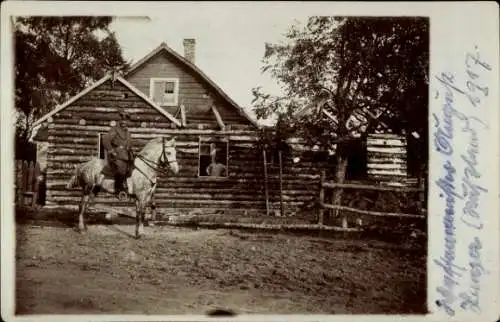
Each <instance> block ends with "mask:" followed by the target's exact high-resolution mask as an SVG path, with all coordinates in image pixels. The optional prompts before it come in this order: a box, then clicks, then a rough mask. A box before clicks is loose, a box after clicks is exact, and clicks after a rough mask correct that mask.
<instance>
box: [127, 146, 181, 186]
mask: <svg viewBox="0 0 500 322" xmlns="http://www.w3.org/2000/svg"><path fill="white" fill-rule="evenodd" d="M161 148H162V149H161V155H160V158H159V159H158V162H156V161H153V160H150V159H147V158H145V157H144V156H142V155H140V154H139V155H137V158H138V159H139V160H141V161H142V162H144V164H145V165H147V166H148V167H150V168H151V169H153V170H154V171H156V172H159V173H160V174H163V175H165V174H168V168H166V167H167V165H170V164H171V163H175V162H177V160H172V161H169V160H168V159H167V153H166V151H165V137H162V138H161ZM134 168H135V169H136V170H137V171H139V172H140V173H141V174H142V175H143V176H145V177H146V178H147V179H148V180H149V181H150V182H151V184H152V185H154V184H155V182H153V180H151V179H150V178H148V176H147V175H146V174H145V173H144V172H143V171H142V170H141V169H139V168H138V167H136V166H135V165H134Z"/></svg>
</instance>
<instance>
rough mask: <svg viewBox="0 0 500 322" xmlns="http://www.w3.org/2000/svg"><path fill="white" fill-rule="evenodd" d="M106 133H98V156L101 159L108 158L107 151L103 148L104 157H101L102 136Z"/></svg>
mask: <svg viewBox="0 0 500 322" xmlns="http://www.w3.org/2000/svg"><path fill="white" fill-rule="evenodd" d="M104 135H106V133H97V158H98V159H101V160H106V159H107V158H106V151H105V150H104V149H103V150H102V153H103V157H102V158H101V148H102V137H103V136H104Z"/></svg>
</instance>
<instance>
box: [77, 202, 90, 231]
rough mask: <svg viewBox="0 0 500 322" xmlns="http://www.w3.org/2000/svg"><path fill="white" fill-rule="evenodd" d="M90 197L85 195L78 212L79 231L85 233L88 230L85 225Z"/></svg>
mask: <svg viewBox="0 0 500 322" xmlns="http://www.w3.org/2000/svg"><path fill="white" fill-rule="evenodd" d="M89 197H90V195H88V194H84V195H83V196H82V200H81V201H80V206H79V207H78V209H79V212H78V230H79V231H80V232H83V231H84V230H87V225H86V224H85V218H84V217H85V210H86V208H87V204H88V202H89Z"/></svg>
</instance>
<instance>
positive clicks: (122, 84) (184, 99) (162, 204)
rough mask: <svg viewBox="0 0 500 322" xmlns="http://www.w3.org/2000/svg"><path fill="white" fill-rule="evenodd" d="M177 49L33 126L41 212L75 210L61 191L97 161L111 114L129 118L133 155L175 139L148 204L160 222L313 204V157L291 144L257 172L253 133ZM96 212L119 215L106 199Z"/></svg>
mask: <svg viewBox="0 0 500 322" xmlns="http://www.w3.org/2000/svg"><path fill="white" fill-rule="evenodd" d="M183 44H184V55H180V54H178V53H177V52H175V51H174V50H172V49H171V48H170V47H168V46H167V44H165V43H162V44H160V45H159V46H158V47H157V48H156V49H154V50H153V51H152V52H150V53H149V54H148V55H146V56H145V57H144V58H142V59H140V60H139V61H138V62H136V63H135V64H134V65H133V66H131V68H130V70H128V71H127V73H126V74H124V75H123V76H114V75H112V74H109V75H106V76H105V77H103V78H102V79H100V80H98V81H96V82H95V83H94V84H92V85H91V86H89V87H87V88H85V89H84V90H83V91H81V92H80V93H79V94H77V95H76V96H74V97H73V98H71V99H69V100H68V101H67V102H65V103H64V104H62V105H60V106H58V107H56V108H54V109H53V110H52V111H51V112H49V113H47V114H46V115H44V116H43V117H41V118H40V119H38V120H37V121H36V122H35V126H34V128H35V131H34V134H35V135H34V138H33V139H34V141H35V142H37V144H38V146H39V148H38V151H39V152H38V157H39V159H38V162H39V163H40V164H41V166H42V168H43V170H44V171H45V173H46V187H47V191H46V201H45V204H46V205H47V206H52V207H58V206H76V205H77V204H78V201H79V194H80V192H79V191H77V190H67V189H66V188H65V184H66V182H67V180H68V179H69V178H70V176H71V175H72V173H73V169H74V168H75V166H76V165H78V164H79V163H81V162H84V161H87V160H88V159H89V158H91V157H95V156H97V157H99V158H105V155H104V151H103V148H102V145H101V137H102V135H103V134H104V133H106V132H107V131H108V130H109V129H110V127H111V126H114V125H115V120H116V119H117V114H118V111H119V110H120V109H124V110H126V111H127V112H128V113H129V115H131V116H132V120H131V121H130V122H129V130H130V133H131V136H132V145H133V149H134V150H135V151H136V152H137V151H138V150H140V149H141V148H142V147H143V146H144V144H145V142H146V141H147V140H149V139H152V138H154V137H156V136H159V135H173V136H175V137H176V141H177V159H178V162H179V166H180V172H179V173H178V174H177V175H171V176H168V177H160V178H159V181H158V186H157V189H156V193H155V195H154V200H155V203H156V206H157V209H158V211H159V212H160V213H161V212H164V213H167V212H168V213H170V212H184V211H193V210H202V211H204V212H207V211H208V212H211V211H221V210H222V211H230V212H234V213H237V211H238V210H246V211H258V212H262V211H264V209H267V210H268V211H269V210H271V211H273V210H274V211H276V210H277V209H280V206H282V205H284V206H285V208H286V209H287V210H291V209H293V210H296V209H297V208H300V207H302V206H304V205H309V204H311V202H314V200H315V199H316V198H317V194H318V185H319V173H320V169H319V167H318V163H316V162H315V156H314V153H311V151H309V149H307V147H305V146H304V145H302V144H300V142H298V141H296V142H291V146H293V149H291V150H290V151H289V153H285V154H283V155H282V167H279V162H278V158H277V157H276V153H274V152H272V151H268V158H267V161H266V162H264V157H263V155H264V153H262V149H260V148H259V144H258V143H259V134H260V133H261V131H262V128H261V127H260V126H259V124H258V123H257V122H256V121H254V120H253V119H252V118H251V117H249V115H248V114H247V113H246V112H245V110H244V109H243V108H241V107H240V106H238V104H236V103H235V102H234V101H233V100H232V99H231V98H230V97H229V96H228V95H227V94H226V93H224V92H223V90H222V89H221V88H220V87H218V86H217V84H215V83H214V82H213V81H212V80H211V79H210V78H209V77H208V76H207V75H206V74H204V73H203V72H202V71H201V70H200V69H199V68H198V67H197V66H196V63H195V45H196V43H195V40H194V39H185V40H184V42H183ZM212 154H215V155H216V159H218V161H220V162H222V163H223V164H224V165H225V166H226V169H227V171H226V172H225V173H223V174H222V175H220V176H217V177H213V176H208V175H207V172H206V168H207V166H208V164H209V162H210V155H212ZM297 160H300V162H297ZM280 169H281V170H280ZM280 178H281V180H280ZM266 191H267V193H266ZM96 203H97V204H103V205H106V206H113V207H127V206H128V205H127V204H126V203H123V202H120V201H119V200H118V199H116V198H115V197H114V196H111V195H108V194H99V195H98V197H97V198H96Z"/></svg>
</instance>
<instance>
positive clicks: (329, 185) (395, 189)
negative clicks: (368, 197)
mask: <svg viewBox="0 0 500 322" xmlns="http://www.w3.org/2000/svg"><path fill="white" fill-rule="evenodd" d="M322 186H323V187H325V188H337V187H339V188H345V189H362V190H374V191H392V192H419V191H421V188H398V187H384V186H374V185H363V184H351V183H342V184H341V183H335V182H323V184H322Z"/></svg>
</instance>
